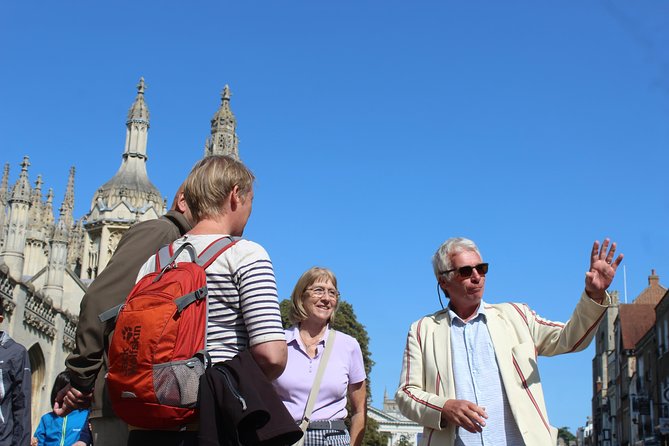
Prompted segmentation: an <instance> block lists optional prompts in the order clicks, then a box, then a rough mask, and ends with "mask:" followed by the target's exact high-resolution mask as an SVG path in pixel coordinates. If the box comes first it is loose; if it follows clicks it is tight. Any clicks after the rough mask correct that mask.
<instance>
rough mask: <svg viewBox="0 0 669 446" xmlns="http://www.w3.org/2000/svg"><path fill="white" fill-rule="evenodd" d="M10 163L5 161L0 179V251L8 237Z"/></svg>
mask: <svg viewBox="0 0 669 446" xmlns="http://www.w3.org/2000/svg"><path fill="white" fill-rule="evenodd" d="M8 184H9V163H5V169H4V170H3V172H2V181H0V252H2V250H3V248H4V246H5V239H6V238H7V217H8V210H7V204H8V200H9V188H8V187H7V185H8Z"/></svg>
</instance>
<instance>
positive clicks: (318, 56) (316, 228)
mask: <svg viewBox="0 0 669 446" xmlns="http://www.w3.org/2000/svg"><path fill="white" fill-rule="evenodd" d="M668 25H669V3H667V2H665V1H660V0H656V1H653V0H647V1H645V0H644V1H639V2H634V3H630V2H625V1H619V0H617V1H575V0H573V1H565V2H559V4H558V3H555V2H536V1H527V2H524V1H522V2H521V1H504V2H492V1H490V2H484V1H471V2H453V1H434V2H429V1H416V2H406V1H395V0H385V1H377V0H374V1H348V0H342V1H337V2H324V1H292V2H265V1H253V2H230V1H216V2H213V1H211V2H172V1H146V2H131V1H120V0H119V1H114V2H83V1H68V2H48V1H34V2H32V1H24V2H21V1H4V2H1V3H0V154H1V156H0V162H2V163H5V162H8V163H10V166H11V175H10V181H11V182H12V183H13V182H14V181H16V178H17V176H18V172H19V171H20V166H19V164H20V162H21V160H22V157H23V155H29V156H30V162H31V164H32V165H31V167H30V175H31V181H33V182H34V180H35V179H36V176H37V174H42V176H43V180H44V190H45V191H46V189H47V188H49V187H52V188H53V189H54V191H55V197H56V198H55V200H54V201H55V203H56V207H58V206H59V205H60V202H61V201H62V198H63V194H64V189H65V186H66V181H67V174H68V169H69V168H70V166H73V165H74V166H76V169H77V172H76V179H75V183H76V209H75V218H79V217H81V216H83V215H84V214H86V212H87V211H88V210H89V209H90V202H91V199H92V197H93V193H94V191H95V189H96V188H97V187H99V186H100V185H102V184H103V183H104V182H106V181H107V180H108V179H110V178H111V177H112V176H113V175H114V173H115V172H116V170H117V168H118V166H119V165H120V162H121V154H122V152H123V147H124V141H125V119H126V114H127V111H128V108H129V107H130V105H131V103H132V101H133V99H134V97H135V93H136V89H135V86H136V84H137V82H138V80H139V78H140V76H144V78H145V79H146V83H147V90H146V96H145V97H146V101H147V103H148V105H149V108H150V111H151V128H150V133H149V144H148V154H149V161H148V172H149V177H150V179H151V180H152V181H153V182H154V184H155V185H156V186H157V187H158V188H159V189H160V190H161V192H162V193H163V195H165V196H166V197H170V199H171V196H172V195H173V194H174V191H175V189H176V187H177V185H178V184H179V183H180V182H181V181H182V180H183V178H184V177H185V176H186V174H187V172H188V171H189V170H190V167H191V166H192V165H193V164H194V163H195V162H196V161H197V160H198V159H199V158H200V157H201V156H202V155H203V147H204V141H205V139H206V137H207V136H208V134H209V130H210V124H209V120H210V119H211V117H212V115H213V114H214V112H215V111H216V110H217V108H218V106H219V104H220V92H221V90H222V89H223V86H224V85H225V84H229V85H230V87H231V90H232V93H233V96H232V109H233V111H234V113H235V114H236V116H237V120H238V129H237V131H238V135H239V138H240V145H239V149H240V153H241V157H242V159H243V160H244V162H245V163H247V164H248V165H249V166H250V167H251V169H252V170H253V171H254V172H255V174H256V176H257V177H258V180H257V183H256V198H255V202H254V211H253V215H252V217H251V221H250V223H249V225H248V227H247V231H246V234H245V235H246V237H248V238H250V239H253V240H256V241H258V242H260V243H261V244H262V245H264V246H265V247H266V248H267V250H268V251H269V253H270V255H271V257H272V260H273V262H274V265H275V268H276V274H277V281H278V286H279V292H280V295H281V296H282V297H288V296H289V294H290V291H291V290H292V287H293V285H294V283H295V281H296V280H297V278H298V277H299V275H300V274H301V273H302V272H303V271H304V270H306V269H307V268H309V267H310V266H312V265H322V266H327V267H330V268H332V269H333V270H334V271H335V273H336V274H337V275H338V278H339V283H340V288H341V292H342V296H343V298H344V299H346V300H348V301H349V302H350V303H351V304H353V306H354V309H355V311H356V313H357V316H358V318H359V320H360V321H361V322H362V323H363V324H364V325H365V326H366V328H367V330H368V332H369V335H370V338H371V344H370V348H371V351H372V355H373V359H374V360H375V361H376V366H375V367H374V370H373V372H372V375H371V379H372V393H373V405H375V406H377V407H380V406H381V404H382V400H383V393H384V390H386V389H387V391H388V393H389V394H391V395H392V394H393V393H394V391H395V388H396V386H397V383H398V378H399V371H400V365H401V357H402V351H403V348H404V344H405V337H406V333H407V330H408V327H409V325H410V323H411V322H412V321H414V320H416V319H418V318H419V317H421V316H422V315H424V314H427V313H430V312H433V311H435V310H437V309H439V308H440V307H439V302H438V300H437V296H436V293H435V280H434V277H433V275H432V272H431V266H430V257H431V255H432V253H433V252H434V251H435V249H436V248H437V247H438V246H439V244H440V243H441V242H443V241H444V240H445V239H446V238H448V237H451V236H458V235H461V236H466V237H469V238H472V239H473V240H475V241H476V242H477V243H478V245H479V247H480V249H481V251H482V254H483V257H484V259H485V260H487V261H488V262H490V272H489V274H488V277H487V289H486V295H485V299H486V300H487V301H489V302H500V301H508V300H513V301H519V302H526V303H528V304H529V305H530V306H531V307H532V308H533V309H535V310H536V311H537V312H538V313H539V314H541V315H542V316H544V317H546V318H548V319H552V320H566V319H568V318H569V316H570V314H571V310H572V309H573V307H574V305H575V304H576V301H577V300H578V298H579V295H580V293H581V291H582V289H583V281H584V273H585V271H586V270H587V267H588V255H589V251H590V248H591V244H592V242H593V241H594V240H595V239H601V238H603V237H605V236H610V237H611V238H612V239H614V240H616V241H617V242H618V243H619V246H620V250H621V251H622V252H624V253H625V261H624V262H623V264H624V265H625V267H626V271H627V290H628V296H629V299H630V300H631V299H632V298H633V297H634V296H636V295H638V294H639V293H640V292H641V291H642V290H643V289H644V288H645V287H646V286H647V284H648V282H647V277H648V275H649V274H650V271H651V269H652V268H655V269H656V270H657V273H658V274H659V275H660V282H661V283H663V284H665V285H669V259H668V256H667V254H668V253H669V232H668V231H667V221H669V196H668V194H667V191H668V187H667V186H668V183H669V179H668V178H669V175H667V173H666V170H667V161H668V158H669V157H668V155H667V152H668V151H669V26H668ZM623 285H624V281H623V274H622V270H620V271H619V274H618V277H617V278H616V280H615V282H614V284H613V286H612V288H613V289H618V290H620V291H621V296H622V295H623ZM593 355H594V351H593V348H592V346H591V347H590V348H588V350H586V351H585V352H582V353H578V354H573V355H568V356H563V357H560V358H542V359H540V370H541V374H542V379H543V381H544V390H545V394H546V395H545V396H546V399H547V404H548V412H549V417H550V421H551V423H552V424H553V425H556V426H569V427H570V428H571V429H572V430H575V429H576V428H577V427H578V426H579V425H583V424H584V423H585V418H586V416H587V415H588V414H590V410H591V409H590V400H591V397H592V384H591V375H592V372H591V361H592V358H593Z"/></svg>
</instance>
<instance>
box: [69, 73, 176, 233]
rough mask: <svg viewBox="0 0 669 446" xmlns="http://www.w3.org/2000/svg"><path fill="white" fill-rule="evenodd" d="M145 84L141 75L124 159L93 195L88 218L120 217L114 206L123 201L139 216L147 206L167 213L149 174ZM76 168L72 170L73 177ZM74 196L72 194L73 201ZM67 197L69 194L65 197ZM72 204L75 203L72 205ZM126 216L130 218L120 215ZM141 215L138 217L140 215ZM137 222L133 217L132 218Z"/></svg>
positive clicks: (105, 218) (127, 124)
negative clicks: (147, 170)
mask: <svg viewBox="0 0 669 446" xmlns="http://www.w3.org/2000/svg"><path fill="white" fill-rule="evenodd" d="M145 90H146V85H145V84H144V78H140V80H139V84H138V85H137V96H136V97H135V101H134V102H133V104H132V106H131V107H130V111H129V112H128V120H127V121H126V132H125V149H124V151H123V156H122V158H123V160H122V161H121V166H120V167H119V168H118V171H117V172H116V174H115V175H114V176H113V177H112V178H111V179H110V180H109V181H107V182H106V183H105V184H103V185H102V186H101V187H100V188H99V189H98V190H97V192H96V193H95V195H94V196H93V202H92V204H91V212H93V211H94V210H96V209H97V211H96V212H95V213H94V214H91V215H89V218H92V220H89V221H96V220H98V219H100V220H101V221H102V220H108V219H110V218H119V216H118V215H117V212H119V211H118V210H117V211H115V210H114V209H116V208H117V206H118V205H119V204H120V203H124V208H127V210H128V211H129V213H130V214H131V215H137V216H140V215H142V214H143V213H144V212H146V211H147V209H153V208H158V214H159V215H160V214H162V213H163V212H165V210H164V207H163V206H162V197H161V195H160V191H159V190H158V188H156V186H154V185H153V183H151V181H150V180H149V177H148V175H147V173H146V160H147V155H146V145H147V139H148V132H149V108H148V106H147V105H146V102H145V101H144V91H145ZM73 176H74V171H72V178H73ZM73 197H74V196H73V195H72V200H74V198H73ZM66 200H67V197H66ZM71 205H72V207H74V206H73V204H71ZM120 218H122V219H127V218H128V217H125V216H124V217H120ZM137 218H138V217H137ZM133 221H134V219H133Z"/></svg>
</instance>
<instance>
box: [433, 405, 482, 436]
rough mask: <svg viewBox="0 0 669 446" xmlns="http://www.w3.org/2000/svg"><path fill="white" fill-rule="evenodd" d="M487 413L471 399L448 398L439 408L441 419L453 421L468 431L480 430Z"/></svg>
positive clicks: (448, 421)
mask: <svg viewBox="0 0 669 446" xmlns="http://www.w3.org/2000/svg"><path fill="white" fill-rule="evenodd" d="M485 418H488V414H487V413H486V412H485V409H484V408H482V407H480V406H477V405H476V404H474V403H472V402H471V401H466V400H448V401H446V404H444V407H442V408H441V419H442V420H444V421H446V422H447V423H453V424H455V425H456V426H459V427H461V428H463V429H466V430H468V431H469V432H472V433H475V432H481V431H482V430H483V426H485Z"/></svg>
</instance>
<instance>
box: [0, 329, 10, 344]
mask: <svg viewBox="0 0 669 446" xmlns="http://www.w3.org/2000/svg"><path fill="white" fill-rule="evenodd" d="M11 339H12V337H11V336H9V333H7V332H6V331H0V346H2V347H4V346H5V344H6V343H7V342H8V341H10V340H11Z"/></svg>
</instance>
